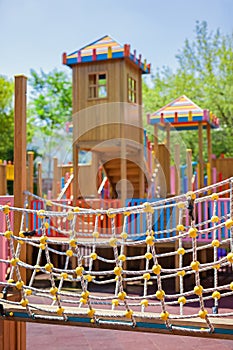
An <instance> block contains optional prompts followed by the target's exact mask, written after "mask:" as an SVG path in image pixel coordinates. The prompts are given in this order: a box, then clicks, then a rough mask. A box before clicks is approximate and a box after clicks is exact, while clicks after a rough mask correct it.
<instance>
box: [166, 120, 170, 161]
mask: <svg viewBox="0 0 233 350" xmlns="http://www.w3.org/2000/svg"><path fill="white" fill-rule="evenodd" d="M170 129H171V126H170V123H166V145H167V149H168V152H169V154H170V143H171V142H170V139H171V137H170ZM169 165H170V163H169Z"/></svg>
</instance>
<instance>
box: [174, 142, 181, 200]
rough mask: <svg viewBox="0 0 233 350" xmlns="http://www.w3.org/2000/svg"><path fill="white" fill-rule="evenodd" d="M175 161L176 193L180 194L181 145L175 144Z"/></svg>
mask: <svg viewBox="0 0 233 350" xmlns="http://www.w3.org/2000/svg"><path fill="white" fill-rule="evenodd" d="M174 162H175V194H176V195H177V196H178V195H179V194H180V145H179V144H175V146H174Z"/></svg>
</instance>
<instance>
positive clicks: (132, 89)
mask: <svg viewBox="0 0 233 350" xmlns="http://www.w3.org/2000/svg"><path fill="white" fill-rule="evenodd" d="M128 102H132V103H136V102H137V89H136V80H135V79H133V78H132V77H130V76H128Z"/></svg>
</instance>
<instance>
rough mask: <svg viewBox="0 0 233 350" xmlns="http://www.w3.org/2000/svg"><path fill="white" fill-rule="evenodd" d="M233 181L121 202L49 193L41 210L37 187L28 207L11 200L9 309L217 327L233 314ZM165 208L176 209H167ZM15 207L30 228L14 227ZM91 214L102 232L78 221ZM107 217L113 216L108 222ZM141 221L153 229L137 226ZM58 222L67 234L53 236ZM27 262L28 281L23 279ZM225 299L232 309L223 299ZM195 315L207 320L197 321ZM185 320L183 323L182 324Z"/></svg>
mask: <svg viewBox="0 0 233 350" xmlns="http://www.w3.org/2000/svg"><path fill="white" fill-rule="evenodd" d="M232 181H233V179H232V178H231V179H229V180H225V181H222V182H221V183H218V184H215V185H212V186H209V187H206V188H204V189H200V190H198V191H195V192H188V193H187V194H185V195H181V196H177V197H173V198H168V199H164V200H156V201H152V202H145V203H142V204H140V205H137V206H128V207H124V208H115V209H111V208H110V209H85V208H81V207H72V206H70V205H64V204H61V203H55V202H51V201H47V200H45V199H40V200H42V201H43V203H44V208H43V209H40V210H33V209H28V208H27V201H28V196H30V197H31V198H32V197H33V196H34V195H33V194H31V193H28V192H27V193H25V208H15V207H10V206H1V207H0V211H2V212H3V214H4V216H5V220H6V226H7V230H6V231H5V232H1V233H0V236H1V237H3V241H4V242H6V243H7V246H8V250H9V257H8V259H0V265H1V266H2V267H6V266H7V268H8V276H7V280H6V281H1V282H0V285H1V286H2V288H4V289H3V291H4V293H3V297H2V298H1V299H0V303H1V304H2V305H3V308H1V309H2V317H3V316H4V317H11V318H13V317H14V316H17V315H18V314H17V312H18V313H19V312H21V314H20V315H21V316H22V315H24V317H26V318H27V319H28V320H30V319H31V320H43V321H44V322H45V321H47V322H49V321H56V322H59V321H61V322H72V321H73V322H77V323H78V322H79V321H80V320H81V323H85V322H88V323H89V324H90V325H91V324H93V325H95V326H97V325H98V326H100V327H101V325H104V324H106V323H108V324H110V325H111V324H112V325H114V326H119V327H121V326H122V327H123V326H125V325H126V326H130V327H132V328H135V329H137V327H138V326H139V321H140V325H142V322H144V321H145V322H150V324H153V323H156V322H157V323H161V324H162V325H163V326H164V327H165V328H166V329H167V330H169V331H174V330H176V329H179V331H181V332H182V331H183V332H198V333H200V334H201V333H205V332H206V333H214V332H215V326H214V324H215V320H216V319H217V318H221V319H223V318H224V317H227V318H230V317H232V316H233V310H232V305H233V302H232V301H233V278H232V264H233V201H232V195H233V190H232ZM34 197H35V198H37V197H36V196H34ZM37 199H38V198H37ZM51 208H53V210H51ZM163 209H166V210H167V211H166V213H168V212H169V213H170V214H169V215H170V216H169V215H168V214H166V215H164V214H163V215H162V214H161V213H164V212H163V211H162V210H163ZM220 209H221V210H220ZM222 209H223V210H222ZM168 210H169V211H168ZM12 212H13V213H14V212H20V213H21V217H22V220H21V229H20V232H14V231H13V228H12V223H11V220H10V215H11V213H12ZM203 212H205V214H203ZM171 213H172V214H171ZM32 216H36V217H37V219H38V227H37V228H35V229H34V230H32V231H29V230H28V229H24V227H26V226H28V225H29V221H30V218H31V217H32ZM89 216H92V217H94V225H93V231H92V232H91V233H86V232H80V230H79V229H78V227H79V226H78V224H77V223H78V221H79V220H80V218H81V217H82V218H83V217H86V218H88V217H89ZM102 216H106V217H107V218H108V219H109V221H110V225H109V227H108V228H107V229H105V230H102V231H101V229H100V220H101V217H102ZM117 216H118V218H119V216H120V218H121V220H120V221H119V220H116V217H117ZM171 217H172V219H171ZM203 217H204V218H205V220H204V221H202V220H201V219H202V218H203ZM133 220H137V222H139V221H140V222H141V224H142V227H145V228H146V229H145V230H143V231H141V232H136V233H135V232H131V230H130V227H132V225H131V226H130V224H132V221H133ZM159 221H160V223H161V221H163V225H161V224H160V225H158V222H159ZM164 221H165V222H166V224H165V225H164ZM61 222H62V223H63V225H61ZM119 222H121V224H120V225H119ZM168 222H169V225H168ZM54 223H57V224H58V225H57V227H55V226H52V225H53V224H54ZM143 225H144V226H143ZM160 227H164V229H163V230H160V229H159V228H160ZM51 229H53V230H54V231H56V232H57V236H59V237H50V236H49V234H48V232H49V230H51ZM24 249H26V251H28V252H31V253H30V254H31V255H30V254H27V256H28V257H29V255H30V258H28V259H27V260H28V261H24V259H23V258H22V256H23V254H22V251H23V250H24ZM25 270H26V271H27V281H26V280H23V279H22V271H24V272H25ZM224 271H228V274H226V273H225V274H224ZM38 276H39V277H40V276H45V277H46V280H47V283H48V284H49V285H46V287H43V285H42V283H41V284H39V285H38ZM6 290H8V291H9V290H16V291H17V292H18V293H19V294H20V298H19V301H17V300H10V299H9V298H7V293H6ZM224 300H227V305H228V307H227V309H225V307H221V303H223V301H224ZM222 305H223V304H222ZM191 306H192V307H191ZM12 310H13V311H12ZM22 317H23V316H22ZM80 317H81V318H80ZM189 319H191V320H195V319H197V320H200V322H202V326H201V327H200V326H199V327H191V326H190V327H189ZM179 320H183V321H184V323H183V325H179V326H177V322H178V321H179ZM148 327H149V326H148Z"/></svg>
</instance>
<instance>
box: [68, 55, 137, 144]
mask: <svg viewBox="0 0 233 350" xmlns="http://www.w3.org/2000/svg"><path fill="white" fill-rule="evenodd" d="M97 72H106V74H107V97H106V98H99V99H98V98H95V99H89V98H88V75H89V74H90V73H97ZM128 75H130V76H131V77H132V78H133V79H135V81H136V88H137V104H130V107H129V106H128V105H129V104H128V96H127V95H128V88H127V84H128ZM141 86H142V83H141V71H140V70H139V69H138V68H136V67H135V66H134V65H133V64H132V63H131V62H130V61H128V60H126V59H120V60H108V61H105V62H91V63H84V64H80V65H76V66H74V67H73V127H74V129H73V135H74V143H76V142H77V141H78V142H86V143H88V144H89V146H88V145H86V149H88V148H89V149H90V148H92V147H93V145H94V144H95V143H97V142H100V141H104V140H109V139H117V138H122V137H125V135H126V134H127V137H128V138H130V139H132V140H135V141H136V142H139V141H140V142H141V141H142V135H141V131H139V130H138V131H137V132H135V126H136V127H138V128H140V129H141V128H142V113H141V104H142V91H141ZM119 102H125V104H124V103H119ZM125 123H128V124H131V125H133V130H132V131H131V127H130V125H127V126H125ZM113 124H114V125H113ZM139 135H140V136H139ZM81 147H82V146H81ZM83 148H85V147H83Z"/></svg>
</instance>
